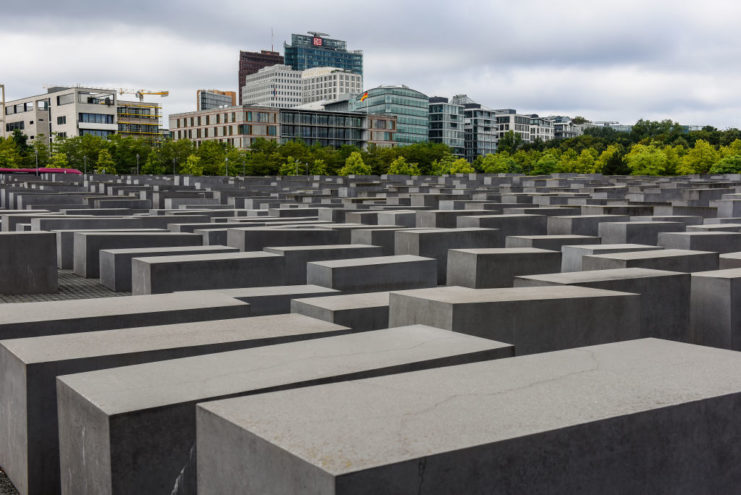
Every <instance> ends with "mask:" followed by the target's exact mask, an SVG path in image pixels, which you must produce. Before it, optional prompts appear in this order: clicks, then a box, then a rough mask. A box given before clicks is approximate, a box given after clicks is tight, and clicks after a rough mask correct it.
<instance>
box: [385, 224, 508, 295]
mask: <svg viewBox="0 0 741 495" xmlns="http://www.w3.org/2000/svg"><path fill="white" fill-rule="evenodd" d="M502 246H504V238H503V237H502V233H501V232H500V231H499V230H497V229H481V228H477V227H474V228H460V229H414V230H411V229H410V230H399V231H397V232H396V235H395V238H394V252H395V253H396V254H411V255H415V256H425V257H429V258H435V259H436V260H437V283H438V284H444V283H445V277H446V275H447V266H448V251H449V250H450V249H470V248H493V247H502Z"/></svg>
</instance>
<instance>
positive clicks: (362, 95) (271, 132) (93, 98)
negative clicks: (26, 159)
mask: <svg viewBox="0 0 741 495" xmlns="http://www.w3.org/2000/svg"><path fill="white" fill-rule="evenodd" d="M283 49H284V55H281V54H280V53H278V52H276V51H273V50H272V49H271V50H260V51H255V52H252V51H240V52H239V66H238V91H225V90H218V89H199V90H198V91H197V92H196V110H195V111H194V112H186V113H179V114H172V115H170V121H169V127H170V129H169V130H165V131H163V130H162V129H160V125H159V119H160V115H161V108H160V106H159V105H157V104H153V103H146V102H143V101H141V100H142V98H141V95H142V94H155V95H156V94H159V95H164V96H166V95H167V92H147V91H146V90H141V91H140V92H137V93H136V94H137V96H139V97H140V101H139V102H136V101H122V100H119V99H118V97H117V93H116V91H115V90H103V89H92V88H80V87H75V88H68V87H55V88H50V89H49V90H48V92H47V94H44V95H39V96H33V97H28V98H23V99H19V100H14V101H10V102H8V103H7V104H6V105H4V112H3V114H4V121H3V127H4V128H3V129H2V131H3V132H4V135H7V134H8V133H12V132H13V131H14V130H16V129H17V130H20V131H21V132H23V133H24V134H26V135H27V136H28V137H29V139H32V140H33V139H36V136H39V135H44V136H46V137H47V138H48V139H50V140H53V139H54V138H55V137H72V136H82V135H86V134H91V135H95V136H102V137H107V136H109V135H111V134H114V133H118V134H122V135H126V136H135V137H142V138H155V137H159V136H161V135H162V134H167V135H169V136H171V137H172V138H173V139H191V140H193V141H194V142H195V143H196V145H200V143H202V142H203V141H205V140H217V141H221V142H225V143H228V144H231V145H233V146H236V147H238V148H249V147H250V146H252V144H253V143H254V142H255V140H256V139H258V138H262V139H268V140H273V141H277V142H280V143H284V142H287V141H291V140H299V139H300V140H302V141H303V142H305V143H307V144H314V143H318V144H321V145H324V146H341V145H344V144H352V145H355V146H358V147H360V148H364V149H367V148H368V146H369V145H374V146H379V147H391V146H404V145H409V144H414V143H420V142H426V141H429V142H433V143H442V144H445V145H447V146H449V147H450V149H451V151H452V153H453V154H454V155H455V156H458V157H461V158H465V159H466V160H469V161H473V160H475V159H476V158H477V157H479V156H484V155H486V154H489V153H494V152H496V150H497V146H498V143H499V141H500V140H501V139H502V138H503V137H504V136H505V135H506V134H507V133H509V132H512V133H514V134H515V135H516V136H517V137H519V138H520V140H521V141H522V142H523V143H533V142H536V141H549V140H552V139H567V138H572V137H576V136H579V135H581V134H583V133H584V130H585V129H586V128H587V127H609V128H612V129H614V130H616V131H619V132H629V131H630V129H631V127H632V126H630V125H622V124H619V123H617V122H588V121H585V120H584V119H577V120H578V121H575V120H574V119H572V118H571V117H568V116H561V115H552V116H546V117H540V116H538V115H537V114H521V113H518V112H517V111H516V110H514V109H492V108H488V107H486V106H484V105H482V104H480V103H478V102H476V101H474V100H472V99H471V98H469V97H468V96H466V95H465V94H459V95H454V96H452V97H450V98H448V97H443V96H428V95H426V94H424V93H422V92H420V91H418V90H415V89H412V88H409V87H407V86H405V85H382V86H378V87H375V88H370V89H364V87H363V52H362V51H360V50H348V49H347V42H346V41H343V40H338V39H333V38H330V37H329V35H328V34H325V33H319V32H309V33H308V34H306V35H304V34H292V35H291V42H290V44H289V43H284V45H283ZM0 135H3V134H0Z"/></svg>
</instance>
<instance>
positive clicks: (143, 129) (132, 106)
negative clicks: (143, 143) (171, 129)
mask: <svg viewBox="0 0 741 495" xmlns="http://www.w3.org/2000/svg"><path fill="white" fill-rule="evenodd" d="M161 116H162V107H161V106H159V105H158V104H156V103H149V102H146V101H123V100H118V101H117V103H116V117H117V119H116V124H117V126H118V129H117V130H118V134H121V135H122V136H129V137H136V138H142V139H149V140H151V141H156V140H157V139H159V138H161V137H162V136H161V132H160V117H161Z"/></svg>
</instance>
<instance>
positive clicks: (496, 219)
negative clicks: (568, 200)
mask: <svg viewBox="0 0 741 495" xmlns="http://www.w3.org/2000/svg"><path fill="white" fill-rule="evenodd" d="M547 222H548V217H547V216H545V215H473V216H466V217H460V218H459V219H458V222H457V227H458V228H472V227H479V228H487V229H498V230H499V231H500V232H501V233H502V239H504V238H505V237H507V236H508V235H544V234H546V233H548V232H546V230H547ZM502 246H503V245H502ZM492 247H501V246H492Z"/></svg>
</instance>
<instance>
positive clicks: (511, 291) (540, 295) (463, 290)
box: [393, 285, 633, 304]
mask: <svg viewBox="0 0 741 495" xmlns="http://www.w3.org/2000/svg"><path fill="white" fill-rule="evenodd" d="M393 294H400V295H403V296H407V297H415V298H419V299H428V300H431V301H438V302H443V303H449V304H475V303H489V302H507V301H535V300H538V301H542V300H547V299H578V298H592V297H616V296H625V295H633V294H631V293H628V292H618V291H614V290H603V289H592V288H590V287H579V286H575V285H573V286H571V285H569V286H550V285H549V286H542V287H507V288H502V289H469V288H468V287H459V286H448V287H432V288H429V289H413V290H405V291H396V292H393Z"/></svg>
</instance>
